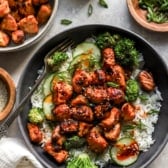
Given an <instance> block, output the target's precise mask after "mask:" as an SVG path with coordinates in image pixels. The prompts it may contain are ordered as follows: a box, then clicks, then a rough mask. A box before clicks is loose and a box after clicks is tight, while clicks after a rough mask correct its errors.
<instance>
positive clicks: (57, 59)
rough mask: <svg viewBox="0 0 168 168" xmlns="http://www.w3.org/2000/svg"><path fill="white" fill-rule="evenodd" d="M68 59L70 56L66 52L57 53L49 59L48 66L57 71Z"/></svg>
mask: <svg viewBox="0 0 168 168" xmlns="http://www.w3.org/2000/svg"><path fill="white" fill-rule="evenodd" d="M67 59H68V55H67V54H66V53H65V52H58V51H56V52H55V53H54V54H53V55H51V57H49V58H48V59H47V63H48V65H49V66H50V67H51V68H53V70H56V69H57V68H58V67H59V66H60V64H62V63H63V62H65V61H66V60H67Z"/></svg>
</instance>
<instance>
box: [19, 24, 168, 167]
mask: <svg viewBox="0 0 168 168" xmlns="http://www.w3.org/2000/svg"><path fill="white" fill-rule="evenodd" d="M79 34H80V36H79ZM64 39H71V40H72V41H73V42H74V44H73V45H72V46H68V47H67V48H66V49H65V50H59V51H58V50H53V49H54V48H55V47H56V46H59V45H60V43H62V41H64ZM51 51H52V52H51ZM48 53H50V54H49V57H48V58H47V64H48V66H49V67H50V71H49V73H48V74H47V75H46V77H45V78H44V80H43V81H42V83H41V84H40V85H39V86H38V88H37V89H36V91H35V92H34V93H33V95H32V96H31V99H30V100H29V102H27V104H26V105H25V107H24V108H23V111H22V113H21V114H20V116H19V118H18V123H19V127H20V130H21V133H22V135H23V137H24V140H25V142H26V143H27V145H28V147H29V148H30V150H31V151H32V153H33V154H34V155H35V156H36V157H37V159H39V161H40V162H41V163H42V164H43V165H44V166H45V167H47V168H53V167H57V168H62V167H66V168H74V166H75V165H79V166H78V167H80V168H99V167H109V168H112V167H113V168H120V167H129V168H137V167H138V168H144V167H147V166H148V165H149V164H150V163H151V162H152V161H153V160H154V159H155V158H156V157H157V156H158V155H159V153H160V152H161V151H162V149H163V148H164V146H165V145H166V143H167V139H168V134H167V130H168V124H167V122H166V121H167V119H168V112H167V108H168V107H167V106H168V91H167V84H168V71H167V67H166V65H165V63H164V61H163V60H162V58H161V56H160V55H159V54H158V53H157V52H156V51H155V50H154V49H153V48H152V46H151V45H150V44H149V43H148V42H147V41H146V40H144V39H143V38H142V37H140V36H139V35H137V34H135V33H133V32H131V31H129V30H125V29H121V28H118V27H112V26H109V25H85V26H79V27H75V28H72V29H70V30H67V31H65V32H62V33H60V34H58V35H56V36H54V37H53V38H51V39H50V40H48V41H47V42H46V43H45V47H44V46H41V47H40V48H39V49H37V50H36V51H35V52H34V54H33V56H32V59H31V60H30V62H29V63H28V65H27V67H26V68H25V70H24V72H23V74H22V77H21V79H20V81H19V87H18V88H19V89H18V102H19V101H21V100H22V98H23V97H24V95H26V94H27V92H28V91H29V89H30V88H31V86H33V84H34V83H35V81H36V80H37V79H38V78H39V76H40V75H41V74H42V72H43V69H44V61H43V59H42V58H44V57H45V56H46V55H47V54H48Z"/></svg>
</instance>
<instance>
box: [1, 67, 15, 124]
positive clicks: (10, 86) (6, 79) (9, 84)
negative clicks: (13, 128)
mask: <svg viewBox="0 0 168 168" xmlns="http://www.w3.org/2000/svg"><path fill="white" fill-rule="evenodd" d="M0 80H2V82H3V83H4V84H5V85H6V89H7V93H8V97H7V99H8V100H7V103H6V105H5V107H4V108H3V109H2V111H1V112H0V121H2V120H3V119H5V118H6V117H7V116H8V115H9V113H10V112H11V110H12V108H13V106H14V103H15V99H16V87H15V83H14V81H13V79H12V78H11V76H10V75H9V73H8V72H7V71H6V70H4V69H3V68H0Z"/></svg>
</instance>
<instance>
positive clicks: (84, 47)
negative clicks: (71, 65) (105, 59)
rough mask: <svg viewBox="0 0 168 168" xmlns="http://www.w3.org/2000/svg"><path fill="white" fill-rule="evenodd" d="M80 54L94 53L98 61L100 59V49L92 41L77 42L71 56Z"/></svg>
mask: <svg viewBox="0 0 168 168" xmlns="http://www.w3.org/2000/svg"><path fill="white" fill-rule="evenodd" d="M82 54H85V55H94V56H95V58H96V59H97V60H98V61H100V59H101V52H100V49H99V48H98V47H97V46H96V45H95V44H94V43H92V42H83V43H80V44H78V45H77V46H76V47H75V49H74V50H73V57H76V56H79V55H82Z"/></svg>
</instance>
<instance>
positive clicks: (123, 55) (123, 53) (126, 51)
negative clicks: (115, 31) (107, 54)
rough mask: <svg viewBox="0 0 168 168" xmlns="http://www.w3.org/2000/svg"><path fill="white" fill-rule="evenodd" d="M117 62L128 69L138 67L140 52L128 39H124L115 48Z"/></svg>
mask: <svg viewBox="0 0 168 168" xmlns="http://www.w3.org/2000/svg"><path fill="white" fill-rule="evenodd" d="M114 52H115V58H116V61H117V62H118V63H119V64H120V65H122V66H125V67H127V68H130V69H132V68H134V67H137V66H138V62H139V52H138V51H137V50H136V48H135V44H134V42H133V41H132V40H130V39H128V38H122V39H121V40H119V41H118V42H117V44H116V46H115V47H114Z"/></svg>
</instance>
